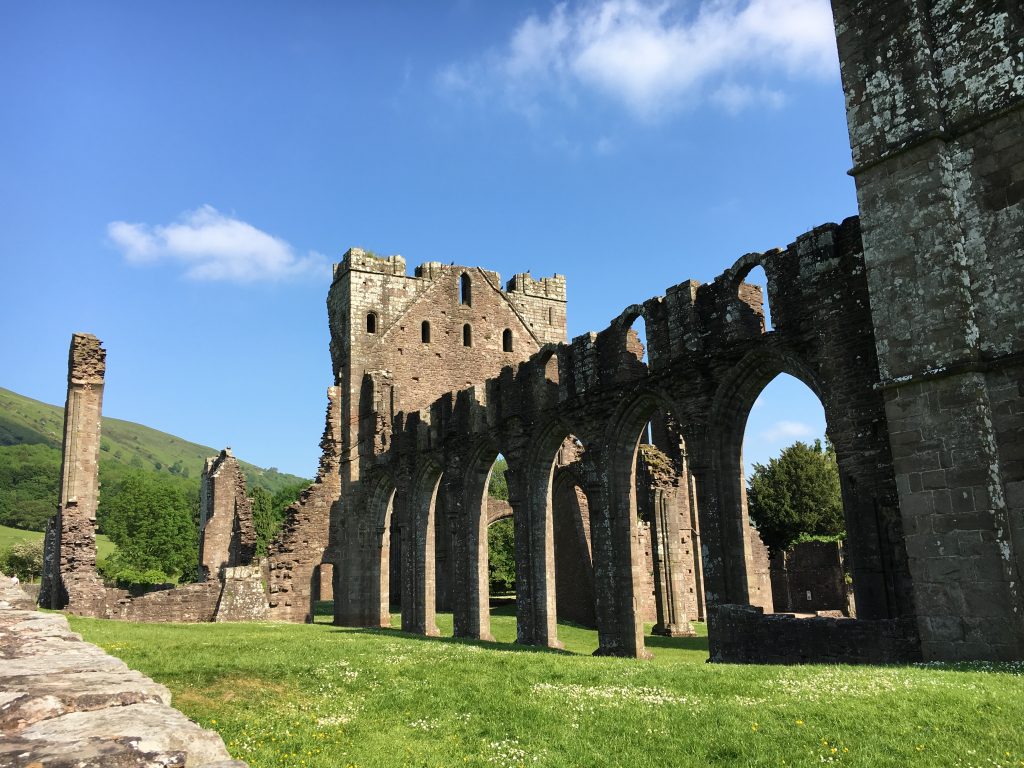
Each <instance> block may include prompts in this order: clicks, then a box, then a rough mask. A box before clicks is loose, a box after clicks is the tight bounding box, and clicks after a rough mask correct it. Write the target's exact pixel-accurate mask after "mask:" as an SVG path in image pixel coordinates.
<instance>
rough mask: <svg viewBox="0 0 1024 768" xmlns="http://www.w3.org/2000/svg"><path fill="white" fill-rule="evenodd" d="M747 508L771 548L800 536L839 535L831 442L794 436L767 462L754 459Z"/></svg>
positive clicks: (839, 508) (840, 510) (840, 519)
mask: <svg viewBox="0 0 1024 768" xmlns="http://www.w3.org/2000/svg"><path fill="white" fill-rule="evenodd" d="M747 508H748V510H749V512H750V519H751V521H753V523H754V526H755V527H756V528H757V530H758V533H760V534H761V538H762V540H763V541H764V543H765V545H767V547H768V549H769V550H771V551H772V552H779V551H781V550H784V549H788V548H789V547H791V546H792V545H793V544H794V543H796V541H797V540H799V539H800V538H801V537H806V536H843V535H845V533H846V530H845V525H844V521H843V502H842V498H841V496H840V491H839V467H838V465H837V464H836V453H835V450H834V449H833V448H832V445H831V444H828V445H826V446H825V447H822V445H821V441H820V440H815V442H814V445H813V446H810V445H807V444H806V443H802V442H796V443H794V444H793V445H791V446H789V447H788V448H786V449H785V450H783V451H782V453H781V454H780V455H779V457H778V458H776V459H770V460H769V461H768V464H767V465H764V464H754V474H753V475H752V476H751V478H750V483H749V485H748V487H747Z"/></svg>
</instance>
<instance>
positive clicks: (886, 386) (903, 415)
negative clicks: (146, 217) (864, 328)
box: [832, 0, 1024, 660]
mask: <svg viewBox="0 0 1024 768" xmlns="http://www.w3.org/2000/svg"><path fill="white" fill-rule="evenodd" d="M832 6H833V11H834V15H835V24H836V34H837V37H838V42H839V55H840V60H841V64H842V76H843V88H844V90H845V92H846V106H847V116H848V122H849V130H850V143H851V146H852V148H853V162H854V167H853V170H852V171H851V174H852V175H853V177H854V178H855V179H856V182H857V196H858V203H859V207H860V214H861V227H862V232H863V238H864V258H865V263H866V267H867V275H868V284H869V290H870V296H871V311H872V317H873V321H874V331H875V339H876V347H877V350H878V363H879V373H880V378H881V382H880V384H879V385H878V386H879V387H880V388H881V389H882V391H883V392H884V395H885V407H886V417H887V419H888V424H889V442H890V445H891V447H892V455H893V462H894V469H895V475H896V482H897V487H898V490H899V497H900V510H901V514H902V519H903V528H904V530H905V532H906V547H907V557H908V560H909V567H910V572H911V576H912V578H913V584H914V589H913V599H914V603H915V606H914V607H915V613H916V616H917V627H918V631H919V633H920V638H921V649H922V654H923V656H924V658H925V659H946V660H952V659H959V658H974V659H978V658H989V659H1005V658H1015V659H1020V658H1022V657H1024V591H1022V590H1024V584H1022V576H1024V385H1022V384H1021V382H1022V381H1024V314H1022V313H1021V311H1020V303H1021V296H1022V295H1024V234H1022V233H1024V11H1022V6H1021V3H1020V2H1019V0H1006V2H1002V1H1000V2H981V1H980V0H959V2H956V3H937V2H933V1H929V2H911V1H910V0H887V1H886V2H878V1H877V0H871V1H870V2H869V1H868V0H833V2H832Z"/></svg>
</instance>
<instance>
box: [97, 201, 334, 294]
mask: <svg viewBox="0 0 1024 768" xmlns="http://www.w3.org/2000/svg"><path fill="white" fill-rule="evenodd" d="M107 236H108V237H109V238H110V240H111V242H113V243H114V245H115V246H117V248H118V249H120V251H121V252H122V253H123V254H124V258H125V260H126V261H127V262H128V263H130V264H148V263H153V262H157V261H173V262H178V263H180V264H182V265H183V266H184V267H185V276H186V277H188V278H191V279H194V280H224V281H230V282H238V283H252V282H259V281H274V280H281V279H285V278H290V277H295V276H298V275H304V274H326V272H327V269H328V262H327V259H326V257H325V256H323V255H322V254H319V253H316V252H310V253H309V254H307V255H306V256H298V255H297V254H296V253H295V249H294V248H292V246H291V245H289V244H288V243H287V242H285V241H284V240H282V239H281V238H279V237H274V236H273V235H270V234H268V233H266V232H264V231H263V230H261V229H257V228H256V227H254V226H253V225H252V224H249V223H247V222H244V221H242V220H240V219H236V218H234V217H232V216H228V215H226V214H223V213H221V212H220V211H218V210H217V209H216V208H214V207H213V206H210V205H203V206H201V207H200V208H197V209H196V210H194V211H188V212H186V213H185V214H183V215H182V216H181V217H180V218H179V220H178V221H176V222H174V223H172V224H166V225H150V224H129V223H128V222H125V221H112V222H111V223H110V224H108V225H107Z"/></svg>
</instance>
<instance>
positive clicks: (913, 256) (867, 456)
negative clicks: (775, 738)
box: [43, 0, 1024, 663]
mask: <svg viewBox="0 0 1024 768" xmlns="http://www.w3.org/2000/svg"><path fill="white" fill-rule="evenodd" d="M1018 5H1019V3H1012V2H1010V3H983V2H980V0H962V2H959V3H945V2H942V3H940V2H930V1H928V2H911V1H910V0H885V1H884V2H867V0H833V2H832V6H833V11H834V17H835V26H836V34H837V39H838V43H839V54H840V61H841V67H842V78H843V85H844V90H845V94H846V102H847V116H848V124H849V130H850V139H851V146H852V148H853V160H854V167H853V169H852V171H851V173H852V174H853V176H854V178H855V179H856V184H857V194H858V201H859V206H860V211H861V216H860V218H856V217H855V218H850V219H847V220H846V221H843V222H842V223H840V224H826V225H823V226H820V227H817V228H815V229H813V230H812V231H810V232H808V233H806V234H804V235H801V236H800V237H798V238H797V239H796V240H795V242H793V243H792V244H790V245H789V246H788V247H786V248H785V249H773V250H768V251H765V252H762V253H749V254H746V255H744V256H742V257H740V258H739V259H738V260H737V261H736V263H735V264H734V265H733V266H732V267H730V268H729V269H728V270H726V271H725V272H723V273H722V274H721V275H720V276H719V277H717V278H715V279H714V280H713V281H711V282H710V283H706V284H701V283H698V282H697V281H693V280H690V281H685V282H682V283H679V284H677V285H673V286H670V287H669V288H667V289H666V291H665V293H664V295H661V296H656V297H652V298H649V299H647V300H646V301H644V302H643V303H641V304H634V305H632V306H629V307H627V308H625V309H624V310H623V311H622V312H621V313H620V315H619V316H618V317H616V318H615V319H613V320H612V321H611V323H610V324H609V326H608V327H607V328H605V329H604V330H603V331H601V332H600V333H587V334H583V335H580V336H577V337H576V338H574V339H572V341H571V342H568V341H566V338H565V336H566V332H565V328H566V325H565V322H566V320H565V310H566V292H565V279H564V278H563V277H561V276H559V275H555V276H553V277H550V278H542V279H539V280H538V279H534V278H533V277H532V276H530V275H529V273H523V274H517V275H515V276H514V277H513V279H512V280H510V281H509V282H508V283H507V284H506V285H505V287H504V288H502V286H501V282H500V279H499V277H498V275H497V274H496V273H494V272H490V271H487V270H484V269H480V268H477V267H465V266H456V265H453V264H451V265H444V264H442V263H440V262H426V263H424V264H422V265H421V266H419V267H417V268H416V269H415V270H414V274H413V275H409V274H407V272H406V265H405V261H404V259H402V258H401V257H400V256H388V257H383V258H382V257H378V256H375V255H373V254H371V253H368V252H366V251H362V250H360V249H356V248H353V249H351V250H349V251H348V252H347V253H346V254H345V255H344V257H343V259H342V261H341V263H340V264H338V265H337V266H336V268H335V272H334V279H333V282H332V285H331V288H330V291H329V294H328V299H327V305H328V319H329V326H330V333H331V355H332V361H333V367H334V375H335V384H336V387H337V388H336V390H332V394H331V395H330V398H331V399H330V406H329V409H328V426H327V429H326V431H325V435H324V439H323V442H322V443H321V446H322V447H323V449H324V454H323V459H322V461H321V468H320V473H319V474H318V478H317V483H316V484H315V485H314V486H313V487H311V489H309V490H308V491H307V492H306V493H305V494H304V495H303V498H302V499H301V500H300V502H299V503H298V504H297V505H295V506H293V508H292V510H291V511H290V512H289V519H288V522H287V524H286V527H285V531H284V532H283V533H282V535H281V537H279V539H278V540H277V541H276V542H275V543H274V545H273V546H272V548H271V557H270V559H269V566H268V573H269V582H270V585H271V586H270V593H271V600H270V603H269V604H268V605H267V606H266V610H267V611H268V615H271V616H273V617H275V618H280V619H283V620H290V621H302V620H305V621H308V620H310V618H311V615H312V602H313V601H314V600H315V599H316V596H317V592H318V591H319V590H318V589H317V586H316V585H318V584H319V583H321V582H322V581H323V578H324V575H325V574H326V573H327V572H330V574H331V578H332V580H333V589H332V591H333V597H334V620H335V622H336V623H338V624H348V625H357V626H388V625H389V624H390V611H391V604H392V603H395V602H397V603H399V604H400V605H399V606H398V607H399V609H400V610H401V614H402V628H403V629H404V630H406V631H409V632H416V633H420V634H426V635H432V634H437V631H438V630H437V626H436V622H435V617H436V611H437V610H439V609H450V610H451V611H452V613H453V616H454V628H455V634H456V635H457V636H460V637H472V638H480V639H490V638H491V634H490V618H489V595H488V579H487V526H488V524H489V523H490V522H492V521H493V519H495V518H496V517H498V516H502V517H507V516H510V517H511V518H512V521H513V528H514V538H515V560H516V618H517V641H518V642H520V643H524V644H531V645H538V646H545V647H550V648H558V647H560V645H561V643H560V642H559V639H558V625H557V619H558V618H559V617H562V618H568V617H572V618H573V619H574V620H577V621H580V622H582V623H587V624H592V625H594V626H596V627H597V630H598V643H599V647H598V649H597V651H596V653H599V654H610V655H620V656H632V657H638V658H642V657H646V656H648V655H649V652H648V651H647V650H646V648H645V647H644V635H643V625H644V620H645V619H648V618H654V619H656V622H657V627H658V630H659V631H661V632H663V633H665V634H688V633H689V631H690V620H691V619H693V618H700V617H704V618H706V619H707V621H708V628H709V640H710V652H711V659H712V660H713V661H740V662H794V661H799V662H837V661H849V662H865V663H866V662H871V663H877V662H889V663H891V662H908V661H916V660H920V659H941V660H957V659H1020V658H1022V657H1024V592H1022V584H1021V576H1022V570H1024V387H1022V385H1021V381H1022V380H1024V319H1022V315H1021V313H1020V312H1019V311H1018V308H1019V297H1020V296H1021V295H1022V293H1024V258H1022V257H1024V241H1022V238H1021V232H1024V116H1022V115H1024V107H1022V105H1024V42H1022V41H1024V31H1022V26H1024V22H1022V14H1021V13H1020V12H1019V10H1017V6H1018ZM758 266H760V267H763V269H764V271H765V274H766V276H767V297H766V296H765V295H764V294H763V291H762V290H761V289H760V288H759V287H757V286H754V285H750V284H748V283H746V282H745V278H746V276H747V275H748V274H749V273H750V271H751V270H752V269H754V268H755V267H758ZM766 298H767V300H768V302H769V303H770V305H771V310H772V318H773V327H772V328H771V329H770V330H769V329H767V328H766V325H765V318H764V302H765V299H766ZM640 321H642V322H643V323H644V325H645V330H646V338H647V344H648V348H647V349H646V350H645V349H644V346H643V345H642V344H641V343H640V340H639V337H638V335H637V333H636V331H635V330H634V329H633V326H634V324H635V323H637V322H640ZM103 367H104V358H103V352H102V348H101V347H100V345H99V342H98V341H97V340H96V339H95V338H94V337H89V336H83V335H76V336H75V337H74V339H73V341H72V352H71V365H70V368H69V394H68V407H67V411H66V429H65V445H64V457H65V459H64V468H63V470H62V476H63V479H62V490H61V506H60V509H59V512H58V515H57V517H56V518H55V520H54V523H53V525H52V526H51V530H50V531H49V534H48V544H47V573H48V579H47V585H46V588H45V589H44V591H43V594H44V596H45V600H46V602H47V604H53V605H55V606H61V605H67V607H68V608H69V609H71V610H77V611H83V612H91V613H92V614H93V615H121V616H124V617H130V616H133V615H136V616H137V615H145V616H149V615H154V614H160V615H165V614H164V613H162V611H163V609H162V608H161V607H160V606H161V605H163V606H165V607H166V609H167V610H168V611H171V610H179V611H182V612H189V613H188V615H189V616H197V617H199V616H202V617H206V616H207V615H209V617H210V618H197V619H196V620H211V619H212V618H214V617H216V616H217V613H218V611H219V610H220V608H219V607H218V606H225V611H227V610H228V609H227V606H228V605H229V604H230V605H231V606H232V608H231V611H230V612H231V613H235V611H234V606H238V607H239V611H238V612H237V614H236V615H254V613H253V612H255V611H259V610H263V606H262V604H260V603H261V601H260V600H258V599H257V600H254V601H252V603H250V601H249V600H248V598H249V597H253V596H255V595H256V591H257V590H256V589H255V577H254V575H253V573H258V572H259V569H253V573H250V572H249V571H244V570H239V571H238V576H239V578H240V579H241V580H242V581H246V580H248V581H246V586H240V587H238V588H237V589H235V590H234V592H233V594H232V595H231V598H230V600H228V601H227V602H226V601H225V593H224V590H225V589H227V586H226V584H227V583H229V582H231V581H233V579H225V580H224V581H223V582H222V584H224V585H225V586H223V587H222V588H221V585H218V584H216V583H214V582H212V581H211V582H207V583H205V584H199V585H193V586H192V587H189V588H179V589H177V590H167V591H165V593H160V592H156V593H152V594H150V595H145V596H143V597H142V598H140V599H138V600H136V601H133V600H130V599H127V598H126V597H125V596H124V595H123V594H118V592H117V591H116V590H104V589H103V587H102V585H101V584H100V583H99V581H98V579H97V578H96V576H95V571H94V564H95V537H94V521H95V503H96V495H97V491H98V484H97V481H96V477H97V476H96V466H95V456H96V452H97V451H98V444H99V411H100V401H101V395H102V384H103ZM781 373H787V374H790V375H792V376H794V377H795V378H797V379H799V380H800V381H802V382H803V383H804V384H806V385H807V387H808V388H810V389H811V390H812V391H813V392H814V394H815V395H816V396H817V397H818V398H819V400H820V401H821V403H822V406H823V407H824V411H825V417H826V430H827V435H828V438H829V439H830V441H831V442H832V444H833V445H834V446H835V450H836V457H837V463H838V469H839V479H840V488H841V494H842V500H843V507H844V514H845V522H846V529H847V541H846V544H845V546H844V560H843V568H844V570H846V571H848V572H849V574H850V577H851V580H852V589H853V591H854V593H855V597H856V619H852V618H835V617H829V618H824V617H819V618H800V617H796V616H793V615H789V614H772V610H773V608H774V607H775V606H774V601H773V595H772V589H771V584H770V582H769V570H768V566H767V552H766V551H765V549H764V546H763V544H762V543H761V541H760V538H759V537H758V536H757V533H756V531H754V529H753V528H752V527H751V525H750V521H749V516H748V514H747V507H746V491H745V480H744V474H743V466H742V442H743V432H744V429H745V425H746V421H747V416H748V414H749V412H750V409H751V408H752V407H753V404H754V401H755V400H756V398H757V396H758V395H759V394H760V393H761V391H762V390H763V389H764V387H765V386H766V385H767V384H768V383H769V382H770V381H771V380H772V379H773V378H775V377H776V376H777V375H779V374H781ZM499 455H500V456H503V457H504V458H505V459H506V461H507V464H508V471H507V474H506V480H507V485H508V491H509V500H508V503H507V509H506V508H505V505H498V504H496V503H495V502H492V501H491V500H489V499H488V498H487V488H488V483H489V477H490V473H491V469H492V467H493V465H494V462H495V459H496V458H497V457H498V456H499ZM219 460H220V462H221V464H223V462H225V461H226V460H227V457H225V456H223V455H222V456H221V457H220V459H219ZM221 464H218V462H217V461H215V462H214V463H212V464H211V465H210V467H209V472H208V473H207V474H208V476H210V477H213V476H215V475H216V474H217V471H218V467H219V466H221ZM228 485H229V486H230V483H228ZM218 498H221V499H232V500H233V501H232V502H231V503H233V504H234V508H233V510H232V511H230V512H228V513H226V515H225V517H224V518H223V519H224V520H228V519H230V520H231V521H232V523H231V526H230V528H228V527H225V528H224V529H223V530H220V529H218V528H217V527H216V525H217V524H215V525H214V528H211V529H210V533H209V539H210V540H209V543H208V544H204V559H203V562H204V565H205V567H206V569H207V573H208V574H209V575H210V576H211V577H212V575H213V574H214V573H215V572H216V573H217V574H218V575H219V576H220V575H222V574H224V573H227V572H228V571H230V570H231V567H230V566H231V563H232V562H233V561H234V560H242V559H244V556H243V555H241V554H238V556H237V557H236V555H235V554H233V553H235V552H238V553H241V551H242V549H243V548H244V547H246V546H248V545H247V544H246V543H245V542H247V541H248V539H247V538H246V536H247V535H248V534H246V533H245V530H244V524H243V523H241V522H239V521H240V520H241V517H243V516H244V515H243V516H240V515H239V514H238V510H239V506H238V505H239V504H240V503H241V502H240V501H239V497H238V484H237V482H236V483H235V484H234V491H233V492H232V491H231V490H230V487H229V489H228V490H227V491H225V493H224V495H223V496H220V495H219V494H218V493H213V494H212V496H211V498H210V500H209V509H210V510H211V515H210V516H208V517H205V518H204V520H205V521H206V522H207V525H206V527H207V528H209V527H210V523H209V521H210V520H214V521H219V520H221V518H219V517H218V515H219V514H220V512H219V511H215V510H214V508H215V507H216V506H217V503H218V502H217V499H218ZM242 506H243V507H244V503H243V504H242ZM218 524H219V523H218ZM218 530H219V531H220V532H219V533H218V532H217V531H218ZM236 533H237V534H238V535H237V537H236ZM236 542H237V543H236ZM207 553H208V554H209V555H210V557H206V554H207ZM805 591H806V590H805ZM790 597H791V595H790ZM779 602H780V605H781V603H782V601H781V600H780V601H779ZM786 603H787V605H788V607H791V608H792V607H796V606H795V605H794V602H793V601H792V600H791V599H787V601H786ZM257 604H258V605H257ZM211 605H212V608H211V607H210V606H211ZM172 606H173V607H172ZM151 610H152V613H150V611H151Z"/></svg>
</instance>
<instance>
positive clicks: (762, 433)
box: [738, 373, 852, 613]
mask: <svg viewBox="0 0 1024 768" xmlns="http://www.w3.org/2000/svg"><path fill="white" fill-rule="evenodd" d="M742 445H743V449H742V453H741V455H740V456H739V457H738V459H739V462H740V472H739V473H738V474H740V477H739V480H740V483H741V486H742V487H741V489H740V494H739V503H740V506H741V509H740V510H739V514H740V515H743V516H745V517H748V518H749V520H750V528H749V531H750V534H751V551H752V553H753V554H754V556H755V563H754V565H753V573H751V574H750V575H749V576H748V583H749V584H750V591H751V598H750V599H751V602H752V603H753V604H761V605H762V607H764V608H765V610H766V612H767V611H769V610H771V609H772V608H774V610H775V611H776V612H786V613H788V612H794V611H795V612H799V613H814V612H815V611H825V610H838V611H843V612H844V613H846V612H848V611H849V608H850V606H851V604H852V602H851V601H852V592H851V585H850V584H849V583H848V580H847V578H846V574H847V573H849V572H850V571H851V570H852V568H851V567H850V565H849V564H848V563H847V564H846V565H845V566H844V565H843V564H842V556H841V552H842V550H841V549H839V542H838V541H832V542H827V541H819V542H814V543H811V544H804V543H800V542H801V541H806V540H807V539H809V538H810V537H825V538H829V537H831V538H833V539H840V538H842V537H843V536H845V520H844V515H843V501H842V495H841V492H840V484H839V468H838V464H837V462H836V456H835V451H834V450H833V449H832V447H831V445H830V444H829V443H828V441H827V439H826V437H825V411H824V408H823V407H822V405H821V402H820V401H819V400H818V398H817V396H816V395H815V394H814V393H813V392H812V391H811V390H810V389H809V388H808V387H807V386H806V385H805V384H804V383H803V382H801V381H800V380H798V379H796V378H794V377H793V376H790V375H788V374H785V373H783V374H779V375H778V376H776V377H775V378H774V379H772V381H771V382H770V383H769V384H768V385H767V386H766V387H765V388H764V389H763V390H762V391H761V393H760V395H759V396H758V397H757V399H756V400H755V401H754V403H753V405H752V406H751V408H750V411H749V413H748V415H747V419H746V424H745V425H744V427H743V443H742ZM744 513H746V515H744ZM760 542H763V543H764V546H761V545H760ZM809 547H810V548H812V549H813V548H829V547H831V548H835V549H836V553H835V555H834V556H832V557H822V553H818V554H817V558H816V559H819V558H820V559H821V560H823V561H827V562H829V563H831V564H832V565H831V566H830V567H832V568H833V570H834V571H835V572H834V573H833V574H832V577H831V578H816V579H815V584H814V585H812V586H810V587H808V585H807V584H806V583H802V582H801V583H799V584H798V583H796V579H795V578H794V576H793V574H794V573H795V572H796V571H798V570H799V569H800V567H801V566H800V565H799V563H800V562H806V561H807V558H809V557H815V555H814V554H813V553H810V552H809V551H808V548H809ZM759 553H760V554H759ZM768 558H770V560H769V559H768ZM765 574H768V575H765ZM758 590H760V591H762V592H763V593H764V598H763V599H762V603H757V602H755V601H756V600H757V598H758V595H757V594H756V591H758ZM768 599H770V600H771V603H768Z"/></svg>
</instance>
